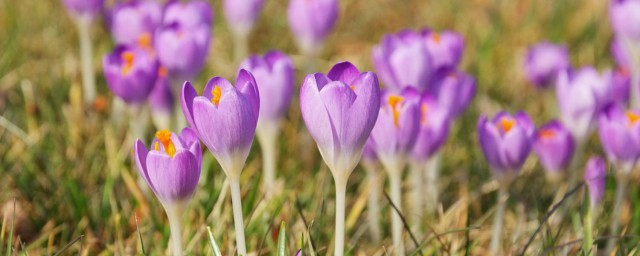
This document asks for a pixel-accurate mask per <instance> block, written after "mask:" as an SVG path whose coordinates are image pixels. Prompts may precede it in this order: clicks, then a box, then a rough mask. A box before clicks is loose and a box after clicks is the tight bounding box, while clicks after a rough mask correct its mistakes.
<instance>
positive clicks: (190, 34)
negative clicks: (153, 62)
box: [154, 23, 211, 83]
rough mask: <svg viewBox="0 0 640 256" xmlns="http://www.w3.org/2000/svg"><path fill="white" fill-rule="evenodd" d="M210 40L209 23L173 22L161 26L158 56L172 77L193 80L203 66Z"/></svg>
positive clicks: (179, 79) (157, 40)
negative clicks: (183, 23)
mask: <svg viewBox="0 0 640 256" xmlns="http://www.w3.org/2000/svg"><path fill="white" fill-rule="evenodd" d="M210 40H211V31H210V27H209V25H207V24H201V25H197V26H185V25H182V23H171V24H170V25H164V26H162V27H160V28H159V29H158V31H157V32H156V39H155V41H154V44H155V49H156V53H157V55H158V59H159V60H160V63H161V64H162V65H163V66H164V67H166V68H167V70H168V71H169V76H170V77H171V79H172V80H177V81H180V82H181V83H182V81H184V80H189V79H193V78H194V77H195V76H196V75H197V74H198V72H200V70H201V69H202V66H203V65H204V63H205V61H206V58H207V54H208V52H209V42H210Z"/></svg>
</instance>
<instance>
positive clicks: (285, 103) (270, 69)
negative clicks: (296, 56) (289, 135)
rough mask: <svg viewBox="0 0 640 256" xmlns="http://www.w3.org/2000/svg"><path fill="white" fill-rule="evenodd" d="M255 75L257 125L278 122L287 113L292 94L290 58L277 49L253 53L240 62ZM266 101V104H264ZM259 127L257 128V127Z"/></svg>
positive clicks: (292, 79)
mask: <svg viewBox="0 0 640 256" xmlns="http://www.w3.org/2000/svg"><path fill="white" fill-rule="evenodd" d="M240 68H242V69H245V70H247V71H249V72H251V74H253V77H255V79H256V82H257V83H258V84H257V86H258V89H259V90H258V91H260V102H264V103H265V104H263V105H262V106H261V107H260V117H259V118H258V127H261V126H264V125H265V124H272V123H278V122H280V121H281V120H282V119H283V118H284V116H285V115H286V114H287V110H288V109H289V104H290V103H291V96H292V94H293V87H294V85H293V83H294V72H293V64H292V62H291V59H290V58H289V57H288V56H287V55H284V54H282V53H281V52H278V51H270V52H268V53H266V54H265V55H264V56H258V55H253V56H251V57H249V58H247V59H246V60H244V61H243V62H242V63H241V64H240ZM267 102H268V104H266V103H267ZM258 129H259V128H258Z"/></svg>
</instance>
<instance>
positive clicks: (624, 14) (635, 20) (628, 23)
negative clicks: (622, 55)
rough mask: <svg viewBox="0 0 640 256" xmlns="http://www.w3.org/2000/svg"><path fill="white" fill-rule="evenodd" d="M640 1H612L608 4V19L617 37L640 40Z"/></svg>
mask: <svg viewBox="0 0 640 256" xmlns="http://www.w3.org/2000/svg"><path fill="white" fill-rule="evenodd" d="M638 13H640V1H638V0H612V1H610V4H609V17H610V18H611V25H612V27H613V31H614V32H615V33H616V35H618V36H623V37H626V38H629V39H632V40H640V16H638Z"/></svg>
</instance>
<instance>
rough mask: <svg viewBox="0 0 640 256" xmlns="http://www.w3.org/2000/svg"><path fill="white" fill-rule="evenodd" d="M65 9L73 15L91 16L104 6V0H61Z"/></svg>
mask: <svg viewBox="0 0 640 256" xmlns="http://www.w3.org/2000/svg"><path fill="white" fill-rule="evenodd" d="M62 3H63V4H64V7H66V8H67V11H69V13H71V14H72V15H74V16H78V17H86V18H93V17H94V16H95V15H97V14H99V13H100V12H101V11H102V8H103V7H104V0H62Z"/></svg>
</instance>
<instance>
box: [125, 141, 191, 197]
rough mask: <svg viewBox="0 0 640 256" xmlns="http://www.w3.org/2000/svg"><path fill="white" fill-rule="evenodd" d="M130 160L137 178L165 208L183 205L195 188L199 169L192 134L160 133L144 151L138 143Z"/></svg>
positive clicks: (142, 146) (137, 142) (138, 142)
mask: <svg viewBox="0 0 640 256" xmlns="http://www.w3.org/2000/svg"><path fill="white" fill-rule="evenodd" d="M134 158H135V161H136V165H137V166H138V171H140V176H142V178H143V179H144V181H146V182H147V185H149V187H150V188H151V190H152V191H153V193H154V194H155V195H156V196H157V197H158V199H159V200H160V202H162V204H163V205H164V206H165V208H167V207H169V206H173V205H174V204H180V203H185V201H186V200H188V199H189V198H191V196H192V195H193V192H194V191H195V190H196V187H197V186H198V180H199V179H200V169H201V165H202V151H201V150H200V142H199V141H198V138H197V137H196V134H195V133H194V132H193V130H191V129H189V128H185V129H184V130H182V133H181V134H180V136H177V135H176V134H174V133H172V132H170V131H167V130H161V131H159V132H157V133H156V137H155V138H154V140H153V142H152V143H151V148H150V149H147V148H146V147H145V145H144V144H143V143H142V141H140V140H139V139H138V140H137V141H136V143H135V145H134Z"/></svg>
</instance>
